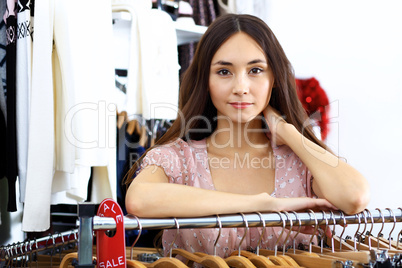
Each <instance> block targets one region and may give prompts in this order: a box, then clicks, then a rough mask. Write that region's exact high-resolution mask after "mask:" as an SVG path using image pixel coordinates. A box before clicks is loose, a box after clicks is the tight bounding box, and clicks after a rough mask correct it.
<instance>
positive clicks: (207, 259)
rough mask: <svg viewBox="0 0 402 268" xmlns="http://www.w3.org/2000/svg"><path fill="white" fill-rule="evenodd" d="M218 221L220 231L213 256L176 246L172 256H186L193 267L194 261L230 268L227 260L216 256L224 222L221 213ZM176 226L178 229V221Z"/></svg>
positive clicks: (188, 264)
mask: <svg viewBox="0 0 402 268" xmlns="http://www.w3.org/2000/svg"><path fill="white" fill-rule="evenodd" d="M217 221H218V224H219V232H218V236H217V238H216V239H215V243H214V255H213V256H212V255H209V254H202V253H201V254H200V253H198V254H197V253H191V252H188V251H187V250H184V249H179V248H175V249H172V250H171V255H172V257H175V256H177V255H179V256H181V257H183V258H185V259H186V260H187V262H186V265H187V266H189V267H191V266H192V265H193V264H194V263H198V264H201V265H203V266H205V267H212V268H215V267H216V268H228V267H229V266H228V265H227V263H226V262H225V260H224V259H223V258H221V257H219V256H216V245H217V243H218V240H219V238H220V235H221V230H222V223H221V220H220V217H219V215H217ZM176 228H177V229H178V228H179V225H178V223H176Z"/></svg>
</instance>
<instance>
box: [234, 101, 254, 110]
mask: <svg viewBox="0 0 402 268" xmlns="http://www.w3.org/2000/svg"><path fill="white" fill-rule="evenodd" d="M229 104H230V105H232V106H233V107H234V108H235V109H246V108H248V107H250V106H252V105H253V104H252V103H251V102H240V101H235V102H229Z"/></svg>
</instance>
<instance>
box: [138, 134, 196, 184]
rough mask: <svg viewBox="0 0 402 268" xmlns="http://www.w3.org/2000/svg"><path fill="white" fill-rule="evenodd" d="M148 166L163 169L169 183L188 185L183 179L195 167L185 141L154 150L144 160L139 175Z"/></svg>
mask: <svg viewBox="0 0 402 268" xmlns="http://www.w3.org/2000/svg"><path fill="white" fill-rule="evenodd" d="M147 166H158V167H160V168H162V169H163V171H164V172H165V174H166V176H167V177H168V178H169V183H176V184H187V183H185V181H184V180H183V177H185V175H187V174H188V173H189V172H191V171H192V168H193V167H194V163H193V157H192V153H191V149H190V148H189V146H188V144H187V143H186V142H184V141H183V140H178V141H176V142H173V143H169V144H165V145H162V146H159V147H156V148H153V149H151V150H150V151H149V152H148V153H147V154H146V155H145V157H144V158H143V160H142V163H141V165H140V168H139V170H138V171H137V174H138V173H139V172H141V170H142V169H144V168H145V167H147Z"/></svg>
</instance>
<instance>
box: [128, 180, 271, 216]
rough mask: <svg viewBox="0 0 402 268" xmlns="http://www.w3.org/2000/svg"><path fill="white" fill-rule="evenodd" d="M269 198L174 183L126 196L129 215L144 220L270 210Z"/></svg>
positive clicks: (145, 186)
mask: <svg viewBox="0 0 402 268" xmlns="http://www.w3.org/2000/svg"><path fill="white" fill-rule="evenodd" d="M268 206H269V196H268V194H256V195H243V194H233V193H227V192H220V191H213V190H205V189H201V188H196V187H192V186H185V185H180V184H173V183H139V184H137V185H135V186H134V187H130V189H129V191H128V192H127V196H126V208H127V212H128V213H129V214H133V215H137V216H140V217H199V216H206V215H214V214H227V213H237V212H244V213H247V212H253V211H262V210H264V209H265V210H266V208H267V207H268Z"/></svg>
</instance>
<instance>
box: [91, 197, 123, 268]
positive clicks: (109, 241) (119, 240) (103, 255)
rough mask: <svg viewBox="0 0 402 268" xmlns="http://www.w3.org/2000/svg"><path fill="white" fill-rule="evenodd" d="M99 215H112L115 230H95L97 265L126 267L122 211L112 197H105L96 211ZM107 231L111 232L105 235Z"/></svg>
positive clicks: (106, 267) (113, 267)
mask: <svg viewBox="0 0 402 268" xmlns="http://www.w3.org/2000/svg"><path fill="white" fill-rule="evenodd" d="M96 215H97V216H100V217H112V218H113V219H114V220H115V222H116V231H115V232H114V230H111V231H105V230H99V231H96V256H97V264H98V265H97V267H99V268H109V267H110V268H116V267H124V268H125V267H126V242H125V239H124V234H125V233H124V231H125V230H124V219H123V211H122V210H121V208H120V206H119V204H118V203H117V202H116V201H114V200H113V199H110V198H107V199H105V200H103V201H102V203H100V205H99V208H98V213H97V214H96ZM107 232H108V233H111V234H109V235H107Z"/></svg>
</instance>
